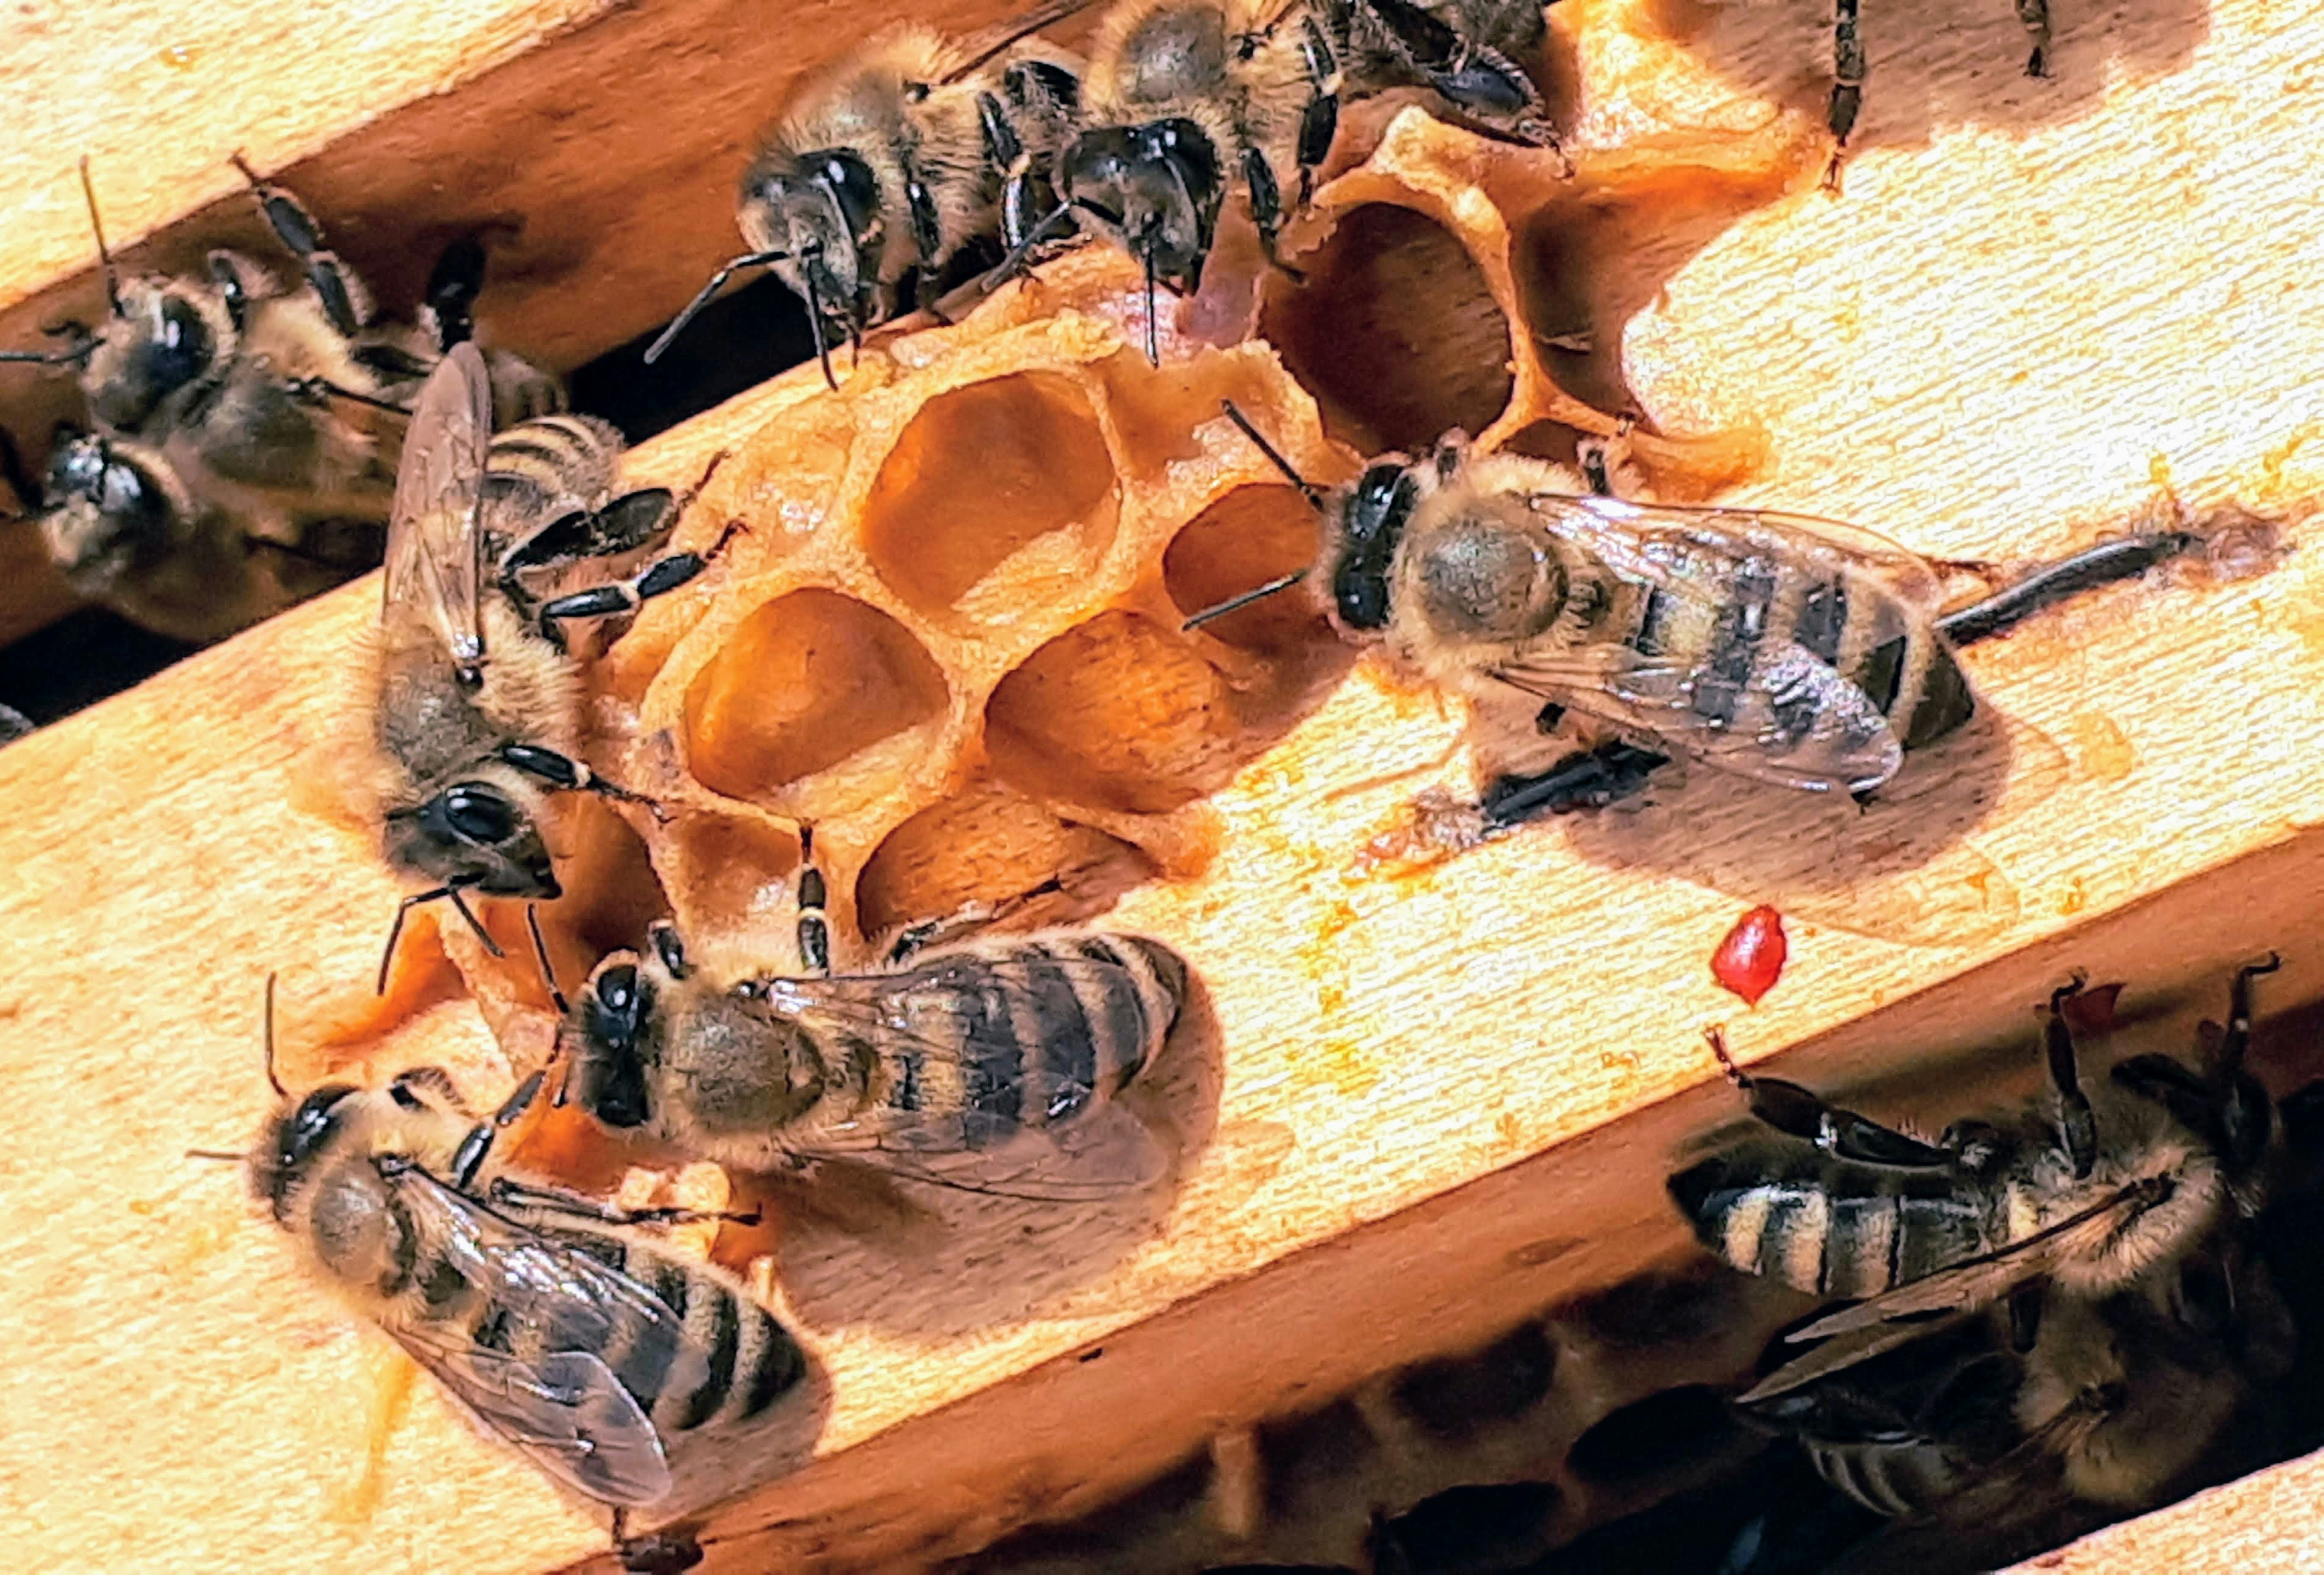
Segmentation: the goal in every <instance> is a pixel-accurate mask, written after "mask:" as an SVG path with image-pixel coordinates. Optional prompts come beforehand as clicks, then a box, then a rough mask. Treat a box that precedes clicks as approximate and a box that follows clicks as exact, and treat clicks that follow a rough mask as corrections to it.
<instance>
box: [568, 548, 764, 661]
mask: <svg viewBox="0 0 2324 1575" xmlns="http://www.w3.org/2000/svg"><path fill="white" fill-rule="evenodd" d="M741 529H742V526H741V523H740V522H739V521H738V522H735V523H733V524H730V525H728V526H727V528H726V529H725V530H724V531H723V532H721V533H720V535H719V538H718V539H717V540H716V541H715V542H714V543H713V544H712V545H711V547H710V549H709V550H708V551H707V552H673V553H671V554H670V555H669V557H659V558H656V559H655V560H654V561H653V562H652V563H650V564H648V565H647V566H645V568H643V569H642V570H641V571H640V572H639V573H638V574H637V575H635V576H632V578H630V579H627V580H616V581H613V583H612V584H610V585H592V586H590V587H589V588H588V589H587V590H586V591H576V592H574V593H573V594H571V595H569V596H559V597H558V598H557V600H555V601H554V602H551V603H549V605H547V606H546V607H543V608H542V609H541V610H540V626H541V629H542V630H543V631H544V632H549V631H553V627H554V625H556V624H557V623H558V622H562V621H563V620H565V619H567V618H604V617H606V616H608V615H609V614H612V613H628V612H632V611H634V610H635V609H637V608H638V607H640V606H641V605H643V604H644V603H647V602H650V601H651V600H653V598H655V597H656V596H664V595H668V594H669V593H670V592H672V591H675V590H677V589H678V587H679V586H680V585H685V584H686V583H687V581H688V580H691V579H692V578H694V577H695V576H696V575H698V574H700V573H701V572H702V571H703V570H704V569H706V568H708V567H709V566H710V563H711V560H712V559H713V558H714V557H716V556H717V555H718V549H719V548H723V547H724V546H725V545H726V543H727V542H728V540H730V539H732V538H733V535H734V533H735V532H736V531H737V530H741ZM551 637H552V638H554V634H553V633H552V636H551Z"/></svg>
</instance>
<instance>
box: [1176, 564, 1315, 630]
mask: <svg viewBox="0 0 2324 1575" xmlns="http://www.w3.org/2000/svg"><path fill="white" fill-rule="evenodd" d="M1307 572H1308V571H1307V570H1305V569H1304V568H1302V569H1293V570H1292V571H1291V572H1290V573H1289V574H1287V575H1277V576H1276V577H1275V578H1273V579H1271V580H1269V581H1268V582H1267V583H1266V584H1265V585H1254V586H1252V587H1251V588H1250V590H1248V591H1239V592H1237V593H1236V594H1233V595H1231V596H1229V597H1228V598H1227V599H1226V600H1225V601H1223V602H1213V603H1211V604H1210V605H1209V606H1207V607H1205V608H1203V610H1202V611H1201V612H1200V613H1195V614H1194V616H1193V617H1191V618H1189V619H1187V620H1186V622H1184V623H1181V624H1180V625H1178V631H1179V632H1180V633H1182V634H1183V633H1185V632H1186V631H1189V630H1194V629H1200V628H1201V627H1202V626H1203V624H1205V623H1208V622H1211V621H1212V620H1213V619H1214V618H1223V617H1225V616H1226V615H1227V614H1228V613H1240V612H1241V611H1242V610H1243V609H1244V608H1245V607H1248V606H1250V604H1251V603H1253V602H1259V601H1264V600H1266V599H1267V598H1268V597H1269V596H1272V595H1273V594H1275V593H1276V592H1277V591H1287V590H1289V589H1290V588H1291V587H1292V586H1294V585H1297V584H1298V583H1299V582H1300V581H1302V580H1304V579H1305V578H1306V577H1307Z"/></svg>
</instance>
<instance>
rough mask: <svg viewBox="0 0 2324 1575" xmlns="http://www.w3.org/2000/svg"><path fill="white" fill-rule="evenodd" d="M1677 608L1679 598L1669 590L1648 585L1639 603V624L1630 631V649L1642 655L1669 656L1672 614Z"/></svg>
mask: <svg viewBox="0 0 2324 1575" xmlns="http://www.w3.org/2000/svg"><path fill="white" fill-rule="evenodd" d="M1677 610H1678V599H1677V598H1676V597H1674V596H1673V595H1672V594H1670V593H1669V592H1667V591H1665V590H1661V589H1659V588H1657V587H1655V586H1652V585H1649V586H1648V587H1646V597H1645V599H1644V600H1642V601H1641V602H1640V603H1638V622H1637V627H1636V628H1634V629H1633V630H1631V631H1630V640H1629V646H1630V649H1632V650H1634V651H1637V653H1638V654H1639V655H1640V656H1642V657H1661V656H1668V655H1669V654H1670V621H1671V615H1672V614H1673V613H1675V612H1676V611H1677Z"/></svg>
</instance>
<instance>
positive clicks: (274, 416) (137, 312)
mask: <svg viewBox="0 0 2324 1575" xmlns="http://www.w3.org/2000/svg"><path fill="white" fill-rule="evenodd" d="M235 163H236V167H237V168H238V169H240V170H242V171H243V173H244V176H245V177H246V178H247V179H248V180H250V182H251V189H252V193H253V196H254V198H255V200H256V201H257V203H258V205H259V208H260V211H261V213H262V214H263V216H264V217H265V219H266V221H267V223H268V226H270V228H271V229H272V232H273V234H274V235H275V236H276V238H277V239H278V240H280V241H281V243H282V244H283V246H284V247H285V249H286V250H287V251H288V252H289V253H291V256H292V257H293V258H294V259H295V260H296V261H297V263H299V265H300V271H301V275H302V277H301V279H300V282H298V283H297V284H296V285H290V286H286V285H285V283H284V282H283V281H282V280H281V279H280V278H279V277H277V275H276V274H275V272H273V271H272V270H271V269H269V268H267V267H266V266H264V265H263V264H262V263H259V262H257V261H256V260H254V258H251V257H249V256H246V255H244V254H243V253H239V252H231V251H225V250H218V251H213V252H211V253H209V257H208V263H207V265H206V269H205V271H204V272H201V273H199V274H194V273H188V274H182V275H169V274H160V273H131V274H128V275H126V276H124V275H123V274H122V273H121V272H119V270H118V269H117V268H116V267H115V263H114V260H113V256H112V253H111V252H110V251H109V250H108V249H107V248H106V244H105V235H104V229H103V226H102V224H101V222H100V221H99V219H98V216H97V199H96V194H95V190H94V189H93V187H91V185H90V183H89V175H88V161H86V160H84V161H82V164H81V183H82V191H83V195H84V197H86V198H87V199H88V207H89V220H90V225H91V227H92V229H93V230H94V231H95V233H96V235H97V255H98V261H99V263H100V264H101V266H102V270H103V273H104V279H105V289H106V316H105V317H104V318H103V319H102V320H101V321H100V322H99V324H98V325H97V327H95V328H91V327H88V326H86V325H84V324H79V323H71V324H67V325H66V326H65V327H64V328H63V329H62V330H60V332H61V333H62V335H63V336H64V337H65V339H66V341H67V343H66V344H65V345H64V346H63V347H61V348H60V349H56V350H51V351H44V352H31V351H0V361H14V362H30V363H35V364H45V365H51V366H70V367H74V368H77V369H78V371H77V377H78V383H79V386H80V389H81V391H82V393H83V395H84V396H85V397H86V399H87V400H88V410H89V418H90V420H91V423H92V427H93V429H92V430H90V431H88V432H86V433H82V432H73V431H69V430H68V431H65V432H61V433H60V436H59V439H58V441H57V443H56V444H55V446H54V447H53V450H52V454H51V461H50V465H49V468H48V475H47V486H46V489H45V493H44V497H43V499H42V501H41V502H42V508H43V517H42V536H43V539H44V542H45V544H46V546H47V548H48V549H49V553H50V557H51V559H52V560H53V561H54V562H55V563H56V565H57V566H58V568H59V569H60V571H61V572H62V573H63V575H64V576H65V578H66V579H67V581H68V582H69V583H70V584H71V585H73V587H74V588H75V589H76V590H78V591H79V592H80V593H81V594H83V595H86V596H88V597H91V598H93V599H96V600H99V601H103V602H106V603H108V604H110V605H112V606H113V607H115V609H116V610H117V611H119V612H120V613H122V614H123V615H124V616H125V617H128V618H130V619H132V620H134V621H135V622H139V623H141V624H143V625H144V626H146V627H148V628H151V629H153V630H155V631H159V632H161V633H163V634H167V635H170V636H171V637H173V638H177V639H182V640H195V641H208V640H219V639H223V638H224V637H226V635H229V634H232V633H234V632H235V631H237V630H239V629H243V628H245V627H247V626H248V625H250V624H252V623H254V622H259V621H260V620H261V619H263V618H265V617H268V616H270V615H272V613H277V612H279V611H281V609H282V608H284V607H287V606H289V605H291V603H295V602H298V601H300V600H303V599H304V598H306V597H307V596H309V595H312V594H316V593H317V592H318V591H321V590H324V589H327V588H328V587H329V586H331V585H337V584H338V583H340V582H341V581H344V580H346V579H348V578H350V577H352V576H355V575H356V574H359V573H361V572H363V571H364V569H366V568H369V567H371V566H373V565H374V564H376V563H377V562H378V561H379V558H380V553H381V545H382V538H383V532H384V528H385V525H386V522H387V514H388V508H389V501H390V498H391V496H392V489H393V485H394V474H395V463H396V453H397V446H398V443H399V441H400V437H401V420H402V414H403V404H404V401H407V400H408V399H409V397H410V393H411V391H413V389H414V388H416V387H417V385H418V382H419V379H420V377H421V376H422V375H424V374H425V373H426V371H427V369H428V367H429V365H431V364H433V363H434V361H435V359H436V357H437V356H438V355H439V354H440V353H441V351H442V349H443V348H445V347H446V346H447V345H448V344H449V343H450V342H451V341H450V340H449V339H448V338H445V337H440V336H429V335H427V334H425V333H423V331H422V330H421V329H420V328H418V327H414V326H413V325H411V324H409V323H394V322H389V321H385V320H383V319H381V318H378V317H377V316H376V315H375V314H374V310H373V308H372V302H371V296H370V292H369V291H368V290H366V289H365V288H364V284H363V281H362V280H361V279H360V278H358V277H357V276H356V274H355V272H354V271H353V270H352V269H350V268H349V267H348V266H347V265H346V263H343V262H342V261H341V260H340V259H339V258H338V257H337V255H336V254H335V253H332V252H331V251H330V250H329V249H328V248H327V246H326V245H325V244H324V241H323V235H322V230H321V227H320V226H318V224H317V223H316V222H315V219H314V217H313V216H312V215H310V214H309V213H308V211H307V210H306V208H305V207H303V206H301V205H300V202H299V201H298V199H297V198H294V197H292V196H291V193H289V192H288V191H285V190H284V189H281V187H278V186H274V185H272V184H269V183H268V182H266V181H264V180H261V179H260V178H259V177H258V176H257V175H256V174H255V173H254V172H253V171H252V170H250V169H249V167H248V166H247V165H245V164H243V163H242V162H241V161H240V160H239V159H237V160H236V161H235ZM481 267H482V253H481V250H479V249H472V248H464V247H461V246H458V245H456V246H455V247H454V248H452V249H451V250H450V251H449V252H447V253H446V261H445V262H444V263H441V264H439V266H438V277H437V279H436V280H435V281H433V282H432V283H431V286H430V290H431V299H435V300H436V301H438V303H440V308H441V309H439V310H437V311H435V313H434V315H433V316H431V322H438V323H440V324H442V325H445V326H444V327H442V328H441V329H439V333H449V332H452V331H456V330H457V331H461V332H465V324H466V307H467V306H468V305H469V304H471V303H472V302H473V300H474V299H475V293H476V291H477V290H478V289H480V288H481V285H482V273H481ZM495 370H496V373H497V375H498V376H499V377H500V379H501V382H502V383H503V391H504V397H505V398H506V399H508V400H509V401H512V402H513V403H516V404H521V405H524V406H527V407H538V406H547V407H549V408H553V407H554V406H555V405H556V404H557V403H559V402H561V401H562V398H563V395H562V391H561V390H559V389H558V388H557V386H556V384H555V383H554V381H553V380H550V379H548V378H546V377H545V376H544V375H543V374H541V373H538V372H535V371H534V370H533V369H531V368H530V367H529V366H526V365H525V364H523V363H522V362H521V361H518V360H517V359H516V358H514V357H512V356H506V355H497V354H496V359H495ZM27 501H28V502H31V500H27Z"/></svg>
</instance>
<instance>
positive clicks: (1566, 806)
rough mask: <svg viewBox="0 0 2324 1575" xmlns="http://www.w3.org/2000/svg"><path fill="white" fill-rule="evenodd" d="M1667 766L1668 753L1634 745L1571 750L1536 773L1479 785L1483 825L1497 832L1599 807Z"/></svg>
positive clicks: (1638, 788) (1641, 786)
mask: <svg viewBox="0 0 2324 1575" xmlns="http://www.w3.org/2000/svg"><path fill="white" fill-rule="evenodd" d="M1668 764H1670V757H1669V756H1668V755H1661V754H1656V753H1655V751H1652V750H1642V749H1640V748H1638V747H1637V745H1636V744H1629V743H1622V742H1619V741H1615V742H1609V743H1603V744H1600V745H1599V746H1598V747H1597V748H1595V749H1590V750H1577V751H1574V752H1573V753H1572V754H1570V755H1568V756H1566V757H1565V758H1564V759H1563V760H1559V761H1558V762H1557V763H1556V764H1555V765H1554V766H1552V767H1550V769H1548V770H1546V771H1543V772H1541V773H1539V774H1538V775H1535V776H1524V777H1519V776H1508V777H1501V778H1497V779H1495V781H1494V782H1493V784H1492V785H1491V786H1490V787H1489V788H1486V789H1485V795H1484V802H1483V804H1482V806H1481V807H1482V808H1483V810H1484V812H1485V819H1486V822H1487V824H1489V825H1490V826H1491V827H1493V828H1495V829H1497V830H1503V831H1506V830H1507V829H1508V828H1509V827H1511V826H1514V825H1522V824H1525V823H1526V821H1528V820H1532V819H1535V818H1536V817H1537V816H1540V815H1570V814H1572V812H1573V811H1575V810H1577V809H1604V808H1606V807H1607V806H1609V805H1612V804H1615V803H1617V802H1618V801H1620V800H1622V799H1625V798H1628V797H1631V796H1632V795H1633V794H1636V793H1638V792H1640V791H1642V790H1643V789H1644V788H1646V782H1647V779H1648V778H1650V777H1652V776H1653V774H1654V773H1655V771H1657V770H1660V769H1662V768H1663V767H1665V766H1666V765H1668Z"/></svg>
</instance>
